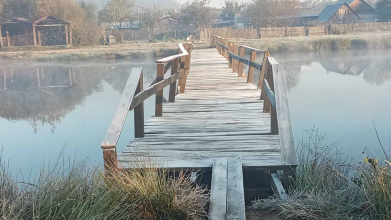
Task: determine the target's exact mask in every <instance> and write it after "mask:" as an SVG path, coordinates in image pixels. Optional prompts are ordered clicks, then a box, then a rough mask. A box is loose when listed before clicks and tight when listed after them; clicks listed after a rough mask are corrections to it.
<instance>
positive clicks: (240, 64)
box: [238, 47, 244, 77]
mask: <svg viewBox="0 0 391 220" xmlns="http://www.w3.org/2000/svg"><path fill="white" fill-rule="evenodd" d="M239 50H240V51H239V56H240V57H242V58H244V47H240V49H239ZM238 76H239V77H242V76H243V63H242V62H239V71H238Z"/></svg>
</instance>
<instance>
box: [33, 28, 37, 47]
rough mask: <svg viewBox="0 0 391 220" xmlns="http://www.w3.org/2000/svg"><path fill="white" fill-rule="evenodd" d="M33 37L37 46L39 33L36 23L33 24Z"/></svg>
mask: <svg viewBox="0 0 391 220" xmlns="http://www.w3.org/2000/svg"><path fill="white" fill-rule="evenodd" d="M33 39H34V47H36V46H37V33H36V31H35V23H34V24H33Z"/></svg>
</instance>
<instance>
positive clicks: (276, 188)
mask: <svg viewBox="0 0 391 220" xmlns="http://www.w3.org/2000/svg"><path fill="white" fill-rule="evenodd" d="M271 176H272V178H271V185H272V190H273V192H274V194H275V195H276V196H277V197H279V198H280V199H285V198H286V197H287V194H286V192H285V189H284V186H283V185H282V183H281V180H280V177H279V176H278V174H277V173H272V174H271Z"/></svg>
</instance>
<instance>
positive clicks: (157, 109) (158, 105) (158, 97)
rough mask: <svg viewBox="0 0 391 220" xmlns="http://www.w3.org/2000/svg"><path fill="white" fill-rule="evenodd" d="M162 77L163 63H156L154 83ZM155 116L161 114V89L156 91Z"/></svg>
mask: <svg viewBox="0 0 391 220" xmlns="http://www.w3.org/2000/svg"><path fill="white" fill-rule="evenodd" d="M163 79H164V63H158V64H157V75H156V83H158V82H160V81H162V80H163ZM155 116H156V117H161V116H163V90H162V91H160V92H158V93H156V105H155Z"/></svg>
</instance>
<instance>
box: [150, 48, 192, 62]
mask: <svg viewBox="0 0 391 220" xmlns="http://www.w3.org/2000/svg"><path fill="white" fill-rule="evenodd" d="M178 46H179V49H180V50H181V52H182V53H181V54H177V55H173V56H169V57H166V58H163V59H160V60H157V61H156V63H168V62H171V61H173V60H175V59H177V58H181V57H184V56H187V55H189V53H188V52H187V51H186V49H185V48H184V46H183V44H178Z"/></svg>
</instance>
